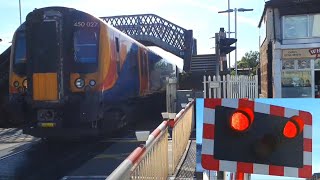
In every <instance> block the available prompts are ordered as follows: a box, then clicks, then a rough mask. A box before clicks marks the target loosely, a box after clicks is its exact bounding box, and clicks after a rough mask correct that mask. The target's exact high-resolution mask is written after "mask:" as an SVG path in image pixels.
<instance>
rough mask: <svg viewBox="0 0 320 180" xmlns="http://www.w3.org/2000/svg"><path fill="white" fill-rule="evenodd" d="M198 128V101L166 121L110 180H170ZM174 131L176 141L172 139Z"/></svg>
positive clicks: (117, 169)
mask: <svg viewBox="0 0 320 180" xmlns="http://www.w3.org/2000/svg"><path fill="white" fill-rule="evenodd" d="M193 125H194V101H192V102H190V103H189V104H188V105H187V106H186V107H185V109H182V110H181V111H180V112H179V113H178V114H177V115H176V116H175V117H174V118H171V117H170V118H168V119H167V120H165V121H163V122H162V123H161V124H160V125H159V126H158V127H157V128H156V129H155V130H154V131H153V132H152V133H151V134H150V135H149V137H148V140H147V141H146V143H145V144H141V145H140V146H139V147H137V148H136V149H135V150H134V151H133V152H132V153H131V154H130V155H129V156H128V157H127V158H126V159H125V160H124V161H123V162H122V163H121V164H120V165H119V166H118V167H117V168H116V169H115V170H114V171H113V172H112V173H111V174H110V175H109V176H108V177H107V180H128V179H163V180H165V179H167V178H168V177H169V176H171V175H172V174H173V173H174V172H175V171H176V170H177V167H178V164H179V162H180V161H181V158H182V157H183V154H184V152H185V151H186V150H187V147H188V142H189V138H190V135H191V132H192V128H193ZM169 130H172V140H170V139H169V136H168V134H169Z"/></svg>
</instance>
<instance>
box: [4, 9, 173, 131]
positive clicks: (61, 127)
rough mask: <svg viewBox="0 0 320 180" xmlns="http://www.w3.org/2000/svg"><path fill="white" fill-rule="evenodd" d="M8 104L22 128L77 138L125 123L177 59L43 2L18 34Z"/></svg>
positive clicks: (157, 91)
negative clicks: (135, 104)
mask: <svg viewBox="0 0 320 180" xmlns="http://www.w3.org/2000/svg"><path fill="white" fill-rule="evenodd" d="M11 53H12V54H11V60H10V78H9V86H10V87H9V89H10V103H11V106H12V109H13V110H15V113H18V114H21V115H23V117H24V120H25V123H26V125H25V128H24V133H26V134H31V135H34V136H38V137H57V136H58V137H65V136H70V137H79V136H92V135H99V134H100V133H110V132H113V131H114V130H117V129H119V128H121V127H123V126H124V125H126V124H127V123H128V122H127V119H128V118H124V117H125V115H126V114H127V111H128V110H129V109H130V106H132V103H129V102H140V99H146V98H149V97H152V96H154V95H156V94H157V95H158V94H161V93H163V92H164V90H165V83H164V79H165V77H168V76H169V77H176V76H177V73H178V72H177V71H178V70H177V68H176V65H174V64H173V63H170V62H169V61H167V60H165V59H163V58H161V56H159V55H157V54H155V53H154V52H152V51H150V50H149V49H148V48H146V47H144V46H143V45H141V44H140V43H138V42H136V41H135V40H133V39H131V38H130V37H128V36H126V35H125V34H123V33H121V32H120V31H118V30H116V29H115V28H113V27H111V26H110V25H108V24H106V23H104V22H103V21H101V20H100V19H98V18H95V17H93V16H91V15H89V14H87V13H84V12H81V11H78V10H75V9H72V8H64V7H47V8H42V9H36V10H34V11H33V12H31V13H29V14H28V16H27V18H26V22H25V23H24V24H23V26H21V27H20V28H19V29H18V30H17V32H16V33H15V36H14V39H13V45H12V50H11Z"/></svg>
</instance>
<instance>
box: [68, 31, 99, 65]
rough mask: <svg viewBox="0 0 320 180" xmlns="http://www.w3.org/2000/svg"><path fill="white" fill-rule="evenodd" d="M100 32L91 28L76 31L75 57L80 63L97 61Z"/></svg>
mask: <svg viewBox="0 0 320 180" xmlns="http://www.w3.org/2000/svg"><path fill="white" fill-rule="evenodd" d="M98 38H99V37H98V33H97V32H95V31H92V30H89V29H78V30H77V31H76V32H74V58H75V61H76V62H78V63H97V59H98Z"/></svg>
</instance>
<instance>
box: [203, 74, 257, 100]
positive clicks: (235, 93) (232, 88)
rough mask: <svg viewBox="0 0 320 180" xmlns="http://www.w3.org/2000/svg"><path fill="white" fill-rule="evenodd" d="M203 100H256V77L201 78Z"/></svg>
mask: <svg viewBox="0 0 320 180" xmlns="http://www.w3.org/2000/svg"><path fill="white" fill-rule="evenodd" d="M203 89H204V91H203V93H204V94H203V95H204V96H203V97H204V98H250V99H254V98H258V97H259V92H258V76H257V75H255V76H230V75H226V76H225V75H224V76H222V77H221V76H208V77H206V76H203Z"/></svg>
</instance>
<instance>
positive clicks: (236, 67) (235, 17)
mask: <svg viewBox="0 0 320 180" xmlns="http://www.w3.org/2000/svg"><path fill="white" fill-rule="evenodd" d="M246 11H253V9H245V8H239V9H237V8H234V9H228V10H225V11H219V12H218V13H230V12H234V29H235V31H234V34H235V35H234V36H235V38H236V39H237V12H246ZM229 35H230V31H229ZM235 47H236V49H235V56H234V57H235V62H234V64H235V70H236V75H238V64H237V43H235Z"/></svg>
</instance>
